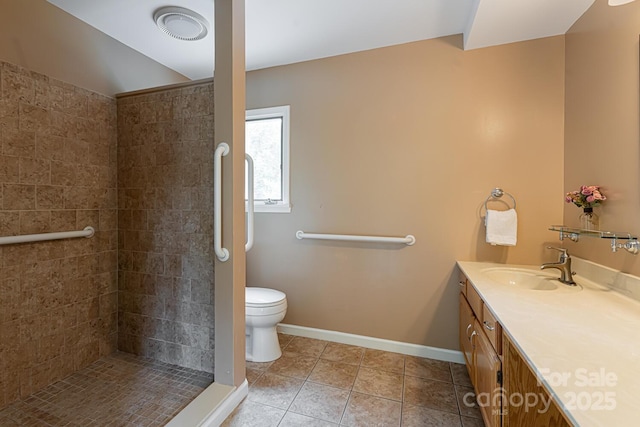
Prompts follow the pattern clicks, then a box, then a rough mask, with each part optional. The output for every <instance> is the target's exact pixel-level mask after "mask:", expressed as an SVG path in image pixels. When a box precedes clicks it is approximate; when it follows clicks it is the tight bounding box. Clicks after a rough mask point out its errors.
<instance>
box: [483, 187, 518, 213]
mask: <svg viewBox="0 0 640 427" xmlns="http://www.w3.org/2000/svg"><path fill="white" fill-rule="evenodd" d="M505 194H506V195H507V196H509V197H511V201H512V202H513V209H515V208H516V198H515V197H513V196H512V195H511V194H509V193H507V192H506V191H504V190H503V189H502V188H498V187H496V188H494V189H493V190H491V194H489V197H487V200H485V201H484V211H485V212H486V211H487V210H488V208H487V203H489V202H490V201H492V200H498V199H500V198H501V197H502V196H504V195H505ZM505 203H506V202H505ZM507 205H508V203H507Z"/></svg>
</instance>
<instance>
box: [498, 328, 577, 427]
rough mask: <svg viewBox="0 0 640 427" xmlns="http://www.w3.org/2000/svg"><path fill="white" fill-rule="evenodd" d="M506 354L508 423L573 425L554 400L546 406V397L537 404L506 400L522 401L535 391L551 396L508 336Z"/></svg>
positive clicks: (547, 426) (549, 426)
mask: <svg viewBox="0 0 640 427" xmlns="http://www.w3.org/2000/svg"><path fill="white" fill-rule="evenodd" d="M503 343H504V357H505V384H504V386H505V387H504V388H505V397H508V399H507V398H505V401H506V402H505V407H504V408H505V409H504V412H505V414H504V420H503V421H504V423H503V424H504V425H505V426H509V427H519V426H530V427H569V426H570V425H571V424H569V422H568V421H567V420H566V419H565V418H564V416H563V415H562V412H561V411H560V409H559V408H558V407H557V406H556V404H555V403H554V402H552V403H551V405H549V406H548V407H546V406H545V405H544V404H543V403H542V400H543V399H540V403H538V404H536V405H534V406H528V405H512V406H508V405H507V404H506V403H507V402H508V401H511V402H521V399H519V398H517V399H516V398H515V397H519V396H526V395H527V394H529V395H531V394H535V395H536V396H545V398H547V399H548V398H549V397H548V396H549V394H548V393H547V391H546V390H545V389H544V387H542V386H541V385H540V383H539V382H538V378H537V377H536V375H535V374H534V373H533V372H532V371H531V369H530V368H529V365H527V362H525V361H524V359H523V358H522V356H520V353H519V352H518V350H517V349H516V348H515V347H514V346H513V344H512V343H511V342H510V341H509V339H508V338H507V337H506V336H504V337H503Z"/></svg>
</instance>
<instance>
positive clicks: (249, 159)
mask: <svg viewBox="0 0 640 427" xmlns="http://www.w3.org/2000/svg"><path fill="white" fill-rule="evenodd" d="M244 160H245V161H246V162H247V193H248V194H247V243H245V245H244V251H245V252H249V251H250V250H251V248H252V247H253V217H254V213H255V207H254V205H253V202H254V200H253V158H252V157H251V156H250V155H248V154H246V153H245V155H244Z"/></svg>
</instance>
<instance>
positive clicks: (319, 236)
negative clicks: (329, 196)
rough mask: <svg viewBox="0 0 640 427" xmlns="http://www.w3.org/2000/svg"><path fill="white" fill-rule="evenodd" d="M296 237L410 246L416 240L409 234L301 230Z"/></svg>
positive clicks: (300, 238)
mask: <svg viewBox="0 0 640 427" xmlns="http://www.w3.org/2000/svg"><path fill="white" fill-rule="evenodd" d="M296 237H297V238H298V239H299V240H302V239H319V240H342V241H349V242H378V243H404V244H405V245H407V246H411V245H413V244H414V243H415V242H416V238H415V237H414V236H412V235H411V234H408V235H407V236H405V237H385V236H354V235H350V234H317V233H305V232H304V231H302V230H298V231H296Z"/></svg>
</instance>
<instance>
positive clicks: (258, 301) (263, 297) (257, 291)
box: [244, 288, 287, 308]
mask: <svg viewBox="0 0 640 427" xmlns="http://www.w3.org/2000/svg"><path fill="white" fill-rule="evenodd" d="M244 295H245V307H247V308H267V307H276V306H280V305H283V304H286V300H287V296H286V295H285V294H284V292H280V291H276V290H275V289H267V288H245V293H244Z"/></svg>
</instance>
